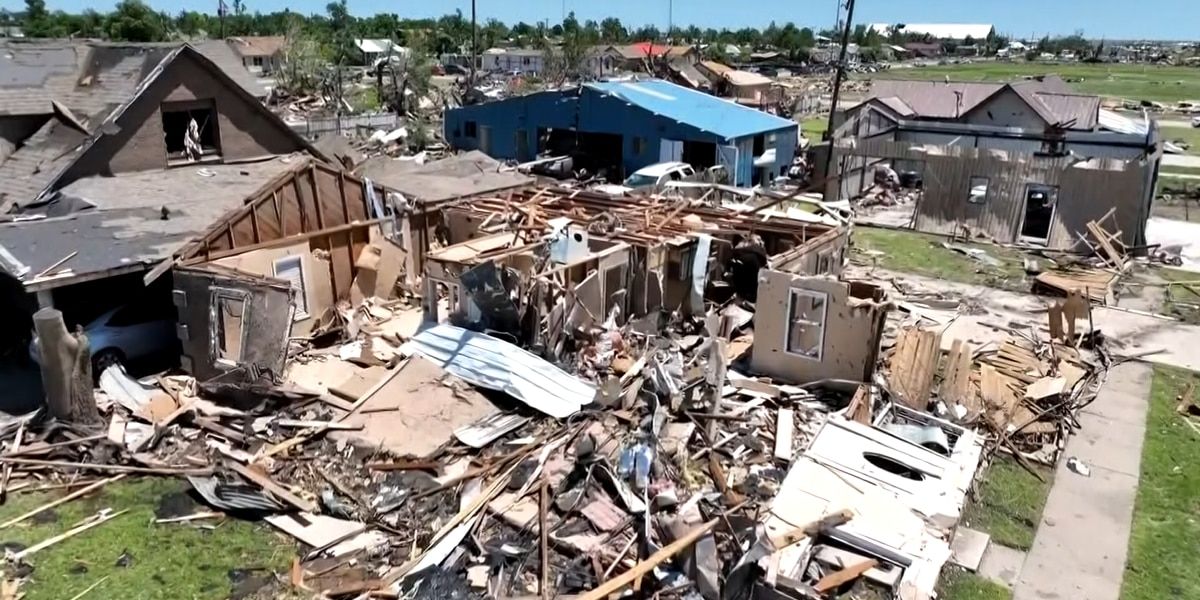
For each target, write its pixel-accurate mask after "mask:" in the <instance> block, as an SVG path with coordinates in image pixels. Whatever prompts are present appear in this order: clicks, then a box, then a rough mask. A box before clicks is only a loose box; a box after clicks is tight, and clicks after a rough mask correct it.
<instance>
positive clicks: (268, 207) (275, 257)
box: [0, 154, 387, 378]
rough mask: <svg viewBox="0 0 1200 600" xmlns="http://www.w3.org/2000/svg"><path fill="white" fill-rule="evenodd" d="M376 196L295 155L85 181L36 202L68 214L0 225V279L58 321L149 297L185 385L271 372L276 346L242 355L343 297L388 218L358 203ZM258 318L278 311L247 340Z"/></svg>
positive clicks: (279, 340)
mask: <svg viewBox="0 0 1200 600" xmlns="http://www.w3.org/2000/svg"><path fill="white" fill-rule="evenodd" d="M385 194H386V192H385V191H384V190H383V189H382V188H374V189H372V188H369V187H368V186H366V184H364V182H363V181H362V180H360V179H358V178H357V177H354V176H351V175H347V174H345V173H343V172H341V171H339V170H337V169H335V168H333V167H331V166H329V165H327V164H325V163H324V162H322V161H320V160H318V159H315V158H313V157H311V156H308V155H305V154H293V155H288V156H282V157H271V158H266V159H262V160H259V161H253V162H244V163H239V164H235V165H219V164H215V165H210V166H191V167H179V168H172V169H162V170H156V171H140V172H133V173H123V174H120V175H116V176H113V177H87V178H83V179H80V180H78V181H76V182H74V183H72V184H71V185H68V186H67V187H65V188H63V189H62V190H61V191H60V192H58V194H57V196H56V199H55V201H54V202H52V203H51V204H50V205H48V208H50V209H52V210H59V209H62V210H67V209H74V210H69V211H67V212H66V214H63V215H62V216H49V217H46V218H40V219H33V220H27V221H20V222H15V223H8V224H3V225H0V264H2V265H3V267H4V270H5V271H6V272H7V273H8V275H9V276H10V278H9V279H7V281H12V282H16V283H17V284H18V285H20V286H21V288H22V289H24V290H25V291H26V292H36V293H37V297H38V301H39V304H41V305H42V306H50V305H52V306H55V307H57V308H60V309H61V310H63V312H64V314H66V315H68V316H73V315H74V314H77V313H78V314H87V313H86V309H87V308H88V305H92V304H95V305H104V304H105V303H108V304H112V303H115V302H125V301H128V302H133V301H137V300H138V299H141V298H148V299H150V300H152V301H149V300H148V301H147V303H148V304H156V305H157V306H156V307H155V310H156V311H159V310H160V309H161V312H162V313H163V314H170V315H171V317H170V318H171V320H173V321H175V322H176V323H177V328H176V330H177V335H178V337H179V338H180V341H181V342H182V356H183V367H184V368H185V370H187V371H188V372H190V373H192V374H194V375H196V376H197V377H200V378H207V377H211V376H214V375H216V374H219V373H221V372H222V371H224V370H228V369H230V368H234V367H236V366H239V365H242V364H248V363H251V362H253V363H254V364H255V365H256V366H257V367H258V368H260V369H262V370H270V371H272V372H274V373H281V372H282V368H283V362H282V355H280V354H279V353H278V352H277V351H271V352H268V353H266V357H264V355H262V354H254V353H253V352H254V351H255V349H256V348H258V347H259V346H261V345H266V346H271V347H276V348H278V347H280V346H281V345H282V347H286V345H287V338H288V337H289V336H292V335H298V336H304V335H308V334H309V332H310V331H312V330H313V329H314V328H316V327H317V326H318V324H319V322H320V319H322V318H324V317H326V316H327V315H326V313H327V312H328V311H329V310H330V309H331V308H332V307H333V306H334V304H335V303H336V301H337V300H339V299H349V298H350V297H351V295H352V284H353V283H354V279H355V277H356V276H358V275H359V273H360V272H361V271H362V269H361V268H360V267H359V264H358V259H359V257H360V255H361V254H362V252H363V249H364V248H366V247H367V246H368V244H369V243H370V241H371V239H372V236H376V235H378V233H373V230H374V229H378V228H379V226H380V223H381V221H383V220H387V219H386V218H383V219H381V218H379V217H374V216H373V215H376V214H378V213H375V212H372V211H375V210H376V209H375V208H373V206H372V203H371V201H370V198H372V197H374V198H375V199H376V200H377V202H382V199H383V198H384V197H385ZM379 206H382V204H379ZM212 269H216V272H215V273H213V272H210V270H212ZM147 286H149V287H147ZM281 290H282V291H281ZM264 295H265V296H268V297H270V298H272V300H271V302H270V303H269V304H263V303H262V302H260V301H259V300H260V299H261V297H262V296H264ZM4 302H5V304H6V305H9V304H15V305H16V306H15V307H14V310H16V311H18V312H23V313H24V314H25V315H26V318H28V314H29V313H30V312H31V311H32V306H29V305H28V303H26V302H22V301H21V299H20V298H12V297H10V296H6V297H5V298H4ZM162 305H165V306H166V307H167V308H164V307H163V306H162ZM171 306H173V309H171V308H169V307H171ZM106 308H107V306H106ZM218 308H220V309H222V310H220V311H218V310H217V309H218ZM214 312H216V313H219V314H222V315H224V317H225V320H224V321H217V320H215V319H214V318H213V317H212V316H211V314H212V313H214ZM93 314H94V313H93ZM267 314H272V315H281V314H286V315H289V316H288V318H287V319H284V320H282V321H279V320H272V321H270V323H271V326H270V328H269V329H256V332H257V333H256V334H255V335H249V333H248V332H249V331H250V329H249V327H250V326H251V323H252V322H257V321H258V319H260V318H261V317H265V316H266V315H267ZM81 320H84V321H86V318H81ZM243 324H245V328H243ZM254 326H255V327H258V326H259V325H258V324H257V323H255V324H254ZM237 332H241V333H242V335H233V334H234V333H237ZM9 343H11V341H10V342H9ZM93 350H94V351H100V350H103V349H101V348H95V349H93ZM243 356H245V357H246V358H244V359H243ZM268 358H269V360H268Z"/></svg>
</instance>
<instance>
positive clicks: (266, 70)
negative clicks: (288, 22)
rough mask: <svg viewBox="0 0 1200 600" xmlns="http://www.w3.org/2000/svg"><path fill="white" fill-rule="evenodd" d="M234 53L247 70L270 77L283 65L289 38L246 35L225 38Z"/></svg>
mask: <svg viewBox="0 0 1200 600" xmlns="http://www.w3.org/2000/svg"><path fill="white" fill-rule="evenodd" d="M225 42H226V43H228V44H229V47H230V48H232V49H233V52H234V53H235V54H237V55H238V56H239V57H240V58H241V59H242V64H243V65H245V67H246V70H247V71H250V72H251V73H254V74H255V75H270V74H271V73H274V72H275V71H277V70H278V69H279V67H280V65H282V64H283V48H284V46H286V45H287V38H285V37H284V36H282V35H244V36H240V37H231V38H225Z"/></svg>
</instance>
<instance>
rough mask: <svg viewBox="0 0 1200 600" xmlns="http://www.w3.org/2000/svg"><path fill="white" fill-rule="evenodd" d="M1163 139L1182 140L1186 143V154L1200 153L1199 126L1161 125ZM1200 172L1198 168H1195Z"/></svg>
mask: <svg viewBox="0 0 1200 600" xmlns="http://www.w3.org/2000/svg"><path fill="white" fill-rule="evenodd" d="M1159 131H1161V132H1162V136H1163V139H1165V140H1167V141H1170V142H1184V143H1185V144H1187V145H1188V148H1187V152H1188V154H1200V128H1197V127H1163V128H1161V129H1160V130H1159ZM1196 171H1197V174H1200V169H1196Z"/></svg>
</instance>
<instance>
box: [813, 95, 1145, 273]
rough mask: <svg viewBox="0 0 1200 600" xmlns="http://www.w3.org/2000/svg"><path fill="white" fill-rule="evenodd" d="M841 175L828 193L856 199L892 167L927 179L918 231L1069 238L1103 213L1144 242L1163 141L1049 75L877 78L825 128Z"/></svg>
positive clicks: (915, 221)
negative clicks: (987, 79) (1001, 79)
mask: <svg viewBox="0 0 1200 600" xmlns="http://www.w3.org/2000/svg"><path fill="white" fill-rule="evenodd" d="M833 137H834V148H833V158H832V160H833V161H834V164H835V168H837V169H839V170H840V172H841V176H840V177H839V178H837V180H836V181H831V182H830V184H829V186H828V189H827V192H826V197H827V199H835V200H836V199H851V200H853V199H855V198H860V197H862V196H863V194H864V193H870V192H871V190H872V189H873V188H874V187H875V173H876V172H877V171H878V170H879V169H881V168H890V169H892V170H895V171H897V172H898V174H900V175H901V176H902V179H903V180H905V181H909V182H923V186H921V188H920V190H919V191H918V192H917V194H918V195H919V196H920V197H919V199H918V200H917V201H916V203H915V207H914V215H913V217H912V218H911V219H909V220H907V221H906V222H908V223H911V224H912V226H913V227H915V228H916V229H919V230H922V231H928V232H934V233H947V234H960V233H962V232H963V231H964V229H967V230H970V231H972V232H973V233H975V234H983V235H986V236H987V237H990V238H991V239H994V240H996V241H998V242H1002V243H1030V244H1036V245H1044V246H1047V247H1051V248H1055V249H1075V248H1076V247H1078V246H1080V245H1081V242H1080V239H1081V237H1080V234H1084V235H1086V234H1087V224H1088V223H1089V222H1090V221H1092V220H1103V219H1105V218H1111V219H1113V220H1115V223H1116V225H1115V227H1114V226H1113V225H1112V223H1111V222H1110V223H1109V226H1110V227H1111V228H1112V229H1113V230H1114V231H1120V232H1121V233H1120V235H1121V241H1122V242H1123V243H1124V244H1125V245H1126V246H1128V247H1135V246H1141V245H1143V244H1144V243H1145V240H1144V231H1145V225H1146V221H1147V219H1148V218H1149V215H1150V205H1151V202H1152V201H1153V198H1154V189H1155V186H1156V184H1157V179H1158V170H1159V163H1160V160H1161V156H1162V152H1163V140H1162V138H1161V136H1160V135H1159V132H1158V125H1157V124H1156V123H1155V122H1153V121H1149V120H1140V121H1139V120H1133V119H1129V118H1127V117H1124V116H1122V115H1118V114H1116V113H1113V112H1111V111H1107V110H1105V109H1103V108H1101V105H1100V98H1099V97H1097V96H1092V95H1087V94H1079V93H1076V92H1075V91H1074V90H1072V89H1071V87H1070V86H1069V85H1067V84H1066V82H1064V81H1063V80H1062V79H1060V78H1059V77H1057V76H1053V75H1051V76H1045V77H1038V78H1033V79H1028V80H1022V81H1016V82H1012V83H981V82H968V83H964V82H953V81H946V82H939V81H902V80H894V81H875V82H874V83H873V85H872V88H871V92H870V96H869V97H868V98H867V99H866V100H864V101H863V102H862V103H860V104H859V105H857V106H855V107H853V108H850V109H848V110H847V111H846V113H845V119H844V120H843V122H842V124H841V125H840V126H839V127H837V128H836V129H835V131H834V134H833Z"/></svg>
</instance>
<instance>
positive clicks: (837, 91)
mask: <svg viewBox="0 0 1200 600" xmlns="http://www.w3.org/2000/svg"><path fill="white" fill-rule="evenodd" d="M839 2H840V0H839ZM853 26H854V0H846V26H845V29H842V49H841V51H840V52H839V53H838V61H837V71H835V72H834V75H833V105H832V106H830V107H829V124H828V125H827V126H826V127H825V134H824V135H823V136H822V137H823V138H824V139H825V140H826V141H828V142H829V159H828V160H826V161H825V178H826V179H829V174H830V173H832V172H833V144H834V142H833V117H834V115H835V114H837V108H838V100H839V97H840V96H841V92H842V79H843V78H844V77H845V76H846V52H847V48H848V47H849V45H850V28H851V27H853Z"/></svg>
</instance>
